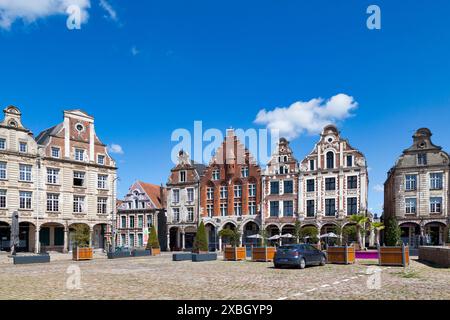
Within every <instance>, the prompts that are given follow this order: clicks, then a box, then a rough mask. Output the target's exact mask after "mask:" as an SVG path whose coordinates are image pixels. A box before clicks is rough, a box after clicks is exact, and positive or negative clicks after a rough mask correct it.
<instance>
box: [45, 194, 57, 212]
mask: <svg viewBox="0 0 450 320" xmlns="http://www.w3.org/2000/svg"><path fill="white" fill-rule="evenodd" d="M47 211H48V212H58V211H59V194H56V193H48V194H47Z"/></svg>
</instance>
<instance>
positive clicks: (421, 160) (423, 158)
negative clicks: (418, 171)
mask: <svg viewBox="0 0 450 320" xmlns="http://www.w3.org/2000/svg"><path fill="white" fill-rule="evenodd" d="M417 164H418V165H422V166H426V165H427V154H426V153H419V154H418V155H417Z"/></svg>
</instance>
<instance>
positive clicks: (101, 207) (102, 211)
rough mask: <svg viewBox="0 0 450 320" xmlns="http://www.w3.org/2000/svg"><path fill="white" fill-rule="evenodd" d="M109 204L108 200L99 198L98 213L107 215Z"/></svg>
mask: <svg viewBox="0 0 450 320" xmlns="http://www.w3.org/2000/svg"><path fill="white" fill-rule="evenodd" d="M107 203H108V198H98V199H97V213H98V214H106V213H107V211H106V210H107Z"/></svg>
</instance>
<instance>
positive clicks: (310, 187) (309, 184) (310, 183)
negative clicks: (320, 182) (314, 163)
mask: <svg viewBox="0 0 450 320" xmlns="http://www.w3.org/2000/svg"><path fill="white" fill-rule="evenodd" d="M314 190H315V180H314V179H308V180H306V192H314Z"/></svg>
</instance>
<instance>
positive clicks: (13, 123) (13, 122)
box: [9, 120, 17, 128]
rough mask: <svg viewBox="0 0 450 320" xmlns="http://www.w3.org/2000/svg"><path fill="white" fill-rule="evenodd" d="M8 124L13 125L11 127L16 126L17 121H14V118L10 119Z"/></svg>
mask: <svg viewBox="0 0 450 320" xmlns="http://www.w3.org/2000/svg"><path fill="white" fill-rule="evenodd" d="M9 126H10V127H13V128H17V122H15V121H14V120H11V121H10V122H9Z"/></svg>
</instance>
